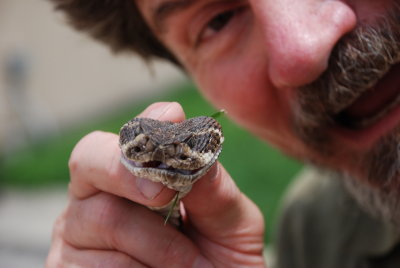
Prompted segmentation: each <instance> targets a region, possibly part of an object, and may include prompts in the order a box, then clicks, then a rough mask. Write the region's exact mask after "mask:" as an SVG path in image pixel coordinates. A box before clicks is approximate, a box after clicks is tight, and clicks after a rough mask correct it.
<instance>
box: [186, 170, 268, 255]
mask: <svg viewBox="0 0 400 268" xmlns="http://www.w3.org/2000/svg"><path fill="white" fill-rule="evenodd" d="M183 203H184V207H185V211H186V215H187V218H188V221H189V224H190V225H191V226H193V227H194V229H195V230H196V232H197V233H198V234H200V236H202V237H206V238H209V239H210V240H212V241H217V242H218V243H219V244H221V245H225V246H229V247H230V248H232V247H237V248H236V249H237V250H240V251H242V252H243V250H247V249H249V248H251V250H256V251H258V250H262V249H263V244H264V242H263V236H264V219H263V216H262V214H261V212H260V210H259V209H258V207H257V206H256V205H255V204H254V203H253V202H252V201H251V200H250V199H248V198H247V197H246V196H245V195H244V194H243V193H241V192H240V190H239V188H238V187H237V186H236V184H235V183H234V181H233V180H232V178H231V177H230V175H229V174H228V172H227V171H226V170H225V169H224V167H223V166H222V165H221V164H220V163H219V162H217V163H216V164H215V165H214V166H213V167H212V168H211V170H210V171H209V172H208V173H207V174H206V175H205V176H204V177H203V178H201V179H200V180H199V181H198V182H196V184H195V185H194V186H193V189H192V191H190V193H189V194H188V195H187V196H186V197H185V198H184V199H183ZM195 235H196V234H195ZM240 239H242V240H240ZM233 242H234V243H233ZM249 243H250V244H251V246H250V245H249ZM249 246H250V247H249ZM239 247H245V249H243V248H239ZM253 253H256V252H253Z"/></svg>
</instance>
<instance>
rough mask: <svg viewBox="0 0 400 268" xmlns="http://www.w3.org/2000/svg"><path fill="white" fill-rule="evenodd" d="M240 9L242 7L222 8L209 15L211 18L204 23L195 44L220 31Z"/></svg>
mask: <svg viewBox="0 0 400 268" xmlns="http://www.w3.org/2000/svg"><path fill="white" fill-rule="evenodd" d="M242 10H243V8H234V9H229V10H224V11H221V12H219V13H217V14H216V15H214V16H213V17H211V19H210V20H208V21H207V22H206V23H205V26H204V27H203V29H202V30H201V31H200V33H199V35H198V36H197V38H196V39H197V40H196V45H199V44H200V43H202V42H204V41H206V40H208V39H210V38H213V37H214V36H216V35H217V34H219V33H220V32H222V31H223V30H224V29H225V28H227V27H228V26H229V24H230V23H231V22H232V21H233V20H234V19H235V17H236V16H238V15H239V14H240V12H241V11H242Z"/></svg>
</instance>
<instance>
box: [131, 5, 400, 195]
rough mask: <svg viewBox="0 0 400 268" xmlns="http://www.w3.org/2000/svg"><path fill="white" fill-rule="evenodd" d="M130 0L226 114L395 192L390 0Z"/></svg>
mask: <svg viewBox="0 0 400 268" xmlns="http://www.w3.org/2000/svg"><path fill="white" fill-rule="evenodd" d="M136 1H137V4H138V6H139V9H140V10H141V11H142V13H143V14H144V17H145V19H146V21H147V22H148V24H149V25H150V27H151V28H152V29H153V31H154V33H155V35H156V36H158V38H159V39H160V40H161V41H162V42H163V43H164V44H165V45H166V46H167V47H168V48H169V49H170V51H172V53H173V54H175V55H176V57H177V58H178V60H179V61H180V62H181V63H182V65H183V66H184V67H185V68H186V70H187V71H188V73H189V74H190V75H191V76H192V78H193V79H194V80H195V82H196V83H197V85H198V86H199V88H200V90H201V91H202V92H203V94H204V95H205V96H206V98H207V99H208V100H210V101H211V102H212V103H213V104H214V105H215V106H216V107H219V108H224V109H226V110H227V111H228V115H229V116H230V117H231V118H232V119H234V120H235V121H237V122H238V123H240V124H241V125H243V126H244V127H246V128H247V129H249V130H250V131H252V132H253V133H255V134H256V135H258V136H259V137H261V138H263V139H264V140H268V141H269V142H270V143H272V144H273V145H275V146H277V147H279V148H280V149H282V150H283V151H285V152H286V153H288V154H290V155H293V156H295V157H298V158H301V159H306V160H308V161H311V162H315V163H317V164H321V165H324V166H327V167H330V168H332V169H335V170H342V171H346V172H347V173H350V174H352V175H353V176H355V177H357V178H360V179H362V180H364V181H366V182H368V184H369V185H373V186H374V187H377V188H381V189H383V188H385V187H387V186H388V185H389V186H390V187H391V188H393V187H392V186H393V185H395V186H396V188H398V191H399V192H400V187H399V186H398V185H400V178H398V179H393V176H395V175H396V173H397V172H398V171H397V166H399V167H400V161H399V163H397V161H398V159H397V146H398V145H397V144H398V141H400V130H396V128H397V126H398V125H399V123H400V100H399V96H400V95H399V93H400V65H398V62H399V60H400V55H399V46H400V45H399V43H400V30H399V25H400V9H399V8H398V5H400V1H399V0H380V1H376V0H333V1H332V0H331V1H326V0H279V1H276V0H136ZM399 126H400V125H399ZM399 129H400V128H399ZM399 144H400V143H399ZM388 152H389V154H388ZM381 159H384V160H385V161H384V164H382V161H381ZM396 177H398V176H396Z"/></svg>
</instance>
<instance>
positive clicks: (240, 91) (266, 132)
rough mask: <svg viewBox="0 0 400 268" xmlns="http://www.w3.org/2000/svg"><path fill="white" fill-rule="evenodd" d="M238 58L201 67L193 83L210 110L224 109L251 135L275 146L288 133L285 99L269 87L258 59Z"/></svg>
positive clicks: (259, 58) (264, 64)
mask: <svg viewBox="0 0 400 268" xmlns="http://www.w3.org/2000/svg"><path fill="white" fill-rule="evenodd" d="M238 57H239V58H235V57H231V58H230V59H229V60H227V61H220V62H219V63H218V64H214V65H211V64H210V65H207V66H204V68H203V70H202V71H201V72H199V74H200V75H198V76H196V77H195V79H196V82H197V84H198V85H199V87H200V88H201V90H202V93H203V95H204V96H205V97H206V98H207V99H208V100H209V101H210V102H211V103H213V105H214V106H216V107H217V108H219V109H225V110H226V111H227V112H228V116H229V117H230V118H232V119H233V120H234V121H236V122H237V123H239V124H240V125H242V126H244V127H245V128H247V129H249V130H250V131H252V132H253V133H254V134H256V135H258V136H260V137H262V138H264V139H268V140H269V141H270V142H273V143H277V141H276V137H279V136H280V137H284V136H285V137H287V136H288V135H285V134H288V132H289V131H290V116H289V113H290V112H289V109H288V103H289V100H288V98H287V96H288V95H287V94H285V93H284V91H283V90H278V89H276V88H274V87H273V86H272V84H271V83H270V80H269V78H268V71H267V63H266V61H265V60H264V59H263V58H262V57H256V56H252V57H246V58H243V57H240V55H239V56H238ZM257 59H258V60H257ZM238 62H240V64H239V63H238ZM244 66H245V67H244ZM202 74H203V75H202Z"/></svg>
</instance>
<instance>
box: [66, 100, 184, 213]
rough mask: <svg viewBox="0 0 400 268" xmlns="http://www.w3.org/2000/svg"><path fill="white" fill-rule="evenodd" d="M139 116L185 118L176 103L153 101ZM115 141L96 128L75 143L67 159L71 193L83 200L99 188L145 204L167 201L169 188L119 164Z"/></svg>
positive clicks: (113, 135) (151, 204)
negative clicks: (139, 176)
mask: <svg viewBox="0 0 400 268" xmlns="http://www.w3.org/2000/svg"><path fill="white" fill-rule="evenodd" d="M139 116H141V117H149V118H154V119H158V120H169V121H173V122H179V121H182V120H184V117H185V115H184V112H183V110H182V107H181V106H180V105H179V104H178V103H155V104H153V105H150V106H149V107H148V108H147V109H146V110H145V111H144V112H143V113H142V114H141V115H139ZM118 142H119V138H118V135H115V134H112V133H105V132H99V131H97V132H93V133H91V134H89V135H87V136H86V137H84V138H83V139H82V140H81V141H80V142H79V143H78V144H77V146H76V147H75V149H74V150H73V152H72V154H71V158H70V162H69V166H70V173H71V182H70V193H71V194H72V196H73V197H76V198H78V199H85V198H88V197H90V196H92V195H94V194H97V193H98V192H99V191H103V192H108V193H111V194H114V195H117V196H121V197H124V198H127V199H130V200H132V201H134V202H137V203H141V204H143V205H146V206H162V205H164V204H166V203H168V201H169V200H170V199H171V198H172V196H173V194H174V193H173V191H172V190H169V189H167V188H165V187H164V186H163V185H162V184H161V183H154V182H151V181H150V180H147V179H141V178H137V177H135V176H133V175H132V174H131V173H130V172H129V171H128V170H127V169H126V168H125V167H124V166H123V165H122V164H121V163H120V157H121V151H120V148H119V145H118Z"/></svg>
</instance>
